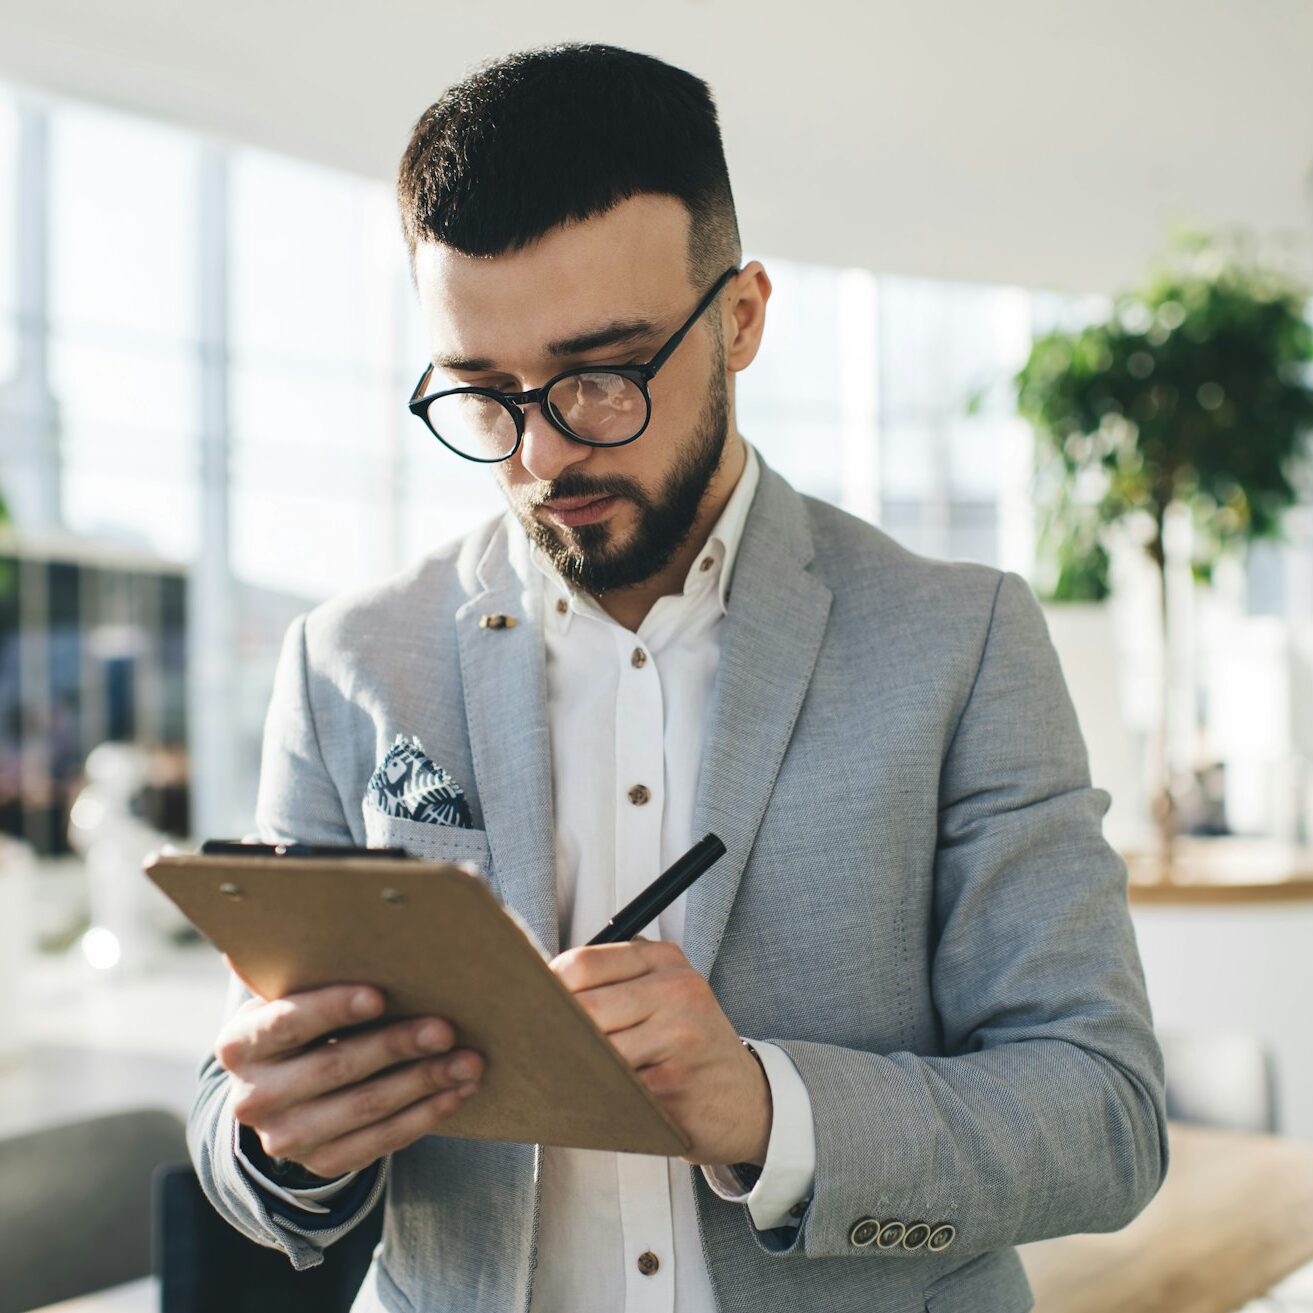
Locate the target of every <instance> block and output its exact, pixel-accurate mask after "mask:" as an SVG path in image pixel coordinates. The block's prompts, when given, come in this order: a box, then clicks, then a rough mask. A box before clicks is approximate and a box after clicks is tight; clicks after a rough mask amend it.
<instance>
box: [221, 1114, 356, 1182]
mask: <svg viewBox="0 0 1313 1313" xmlns="http://www.w3.org/2000/svg"><path fill="white" fill-rule="evenodd" d="M237 1134H238V1140H239V1142H240V1144H241V1146H242V1152H243V1153H244V1154H245V1155H246V1161H247V1162H248V1163H250V1164H251V1166H252V1167H254V1168H255V1170H256V1171H257V1172H259V1173H260V1174H261V1175H262V1176H267V1177H268V1178H269V1180H271V1181H272V1182H273V1183H274V1184H275V1185H281V1186H282V1187H283V1188H284V1189H285V1190H312V1189H314V1187H315V1186H317V1185H328V1184H330V1183H331V1182H333V1181H340V1180H341V1179H342V1178H341V1177H340V1176H316V1175H315V1173H314V1172H312V1171H311V1170H310V1169H309V1168H308V1167H302V1166H301V1164H300V1163H294V1162H293V1161H292V1160H291V1159H290V1158H272V1157H270V1156H269V1154H267V1153H265V1151H264V1146H263V1145H262V1144H261V1143H260V1137H259V1136H258V1135H256V1133H255V1132H254V1131H253V1130H252V1129H251V1128H250V1127H249V1126H246V1125H242V1126H241V1128H240V1129H239V1130H238V1132H237Z"/></svg>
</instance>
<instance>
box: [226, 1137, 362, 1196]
mask: <svg viewBox="0 0 1313 1313" xmlns="http://www.w3.org/2000/svg"><path fill="white" fill-rule="evenodd" d="M233 1153H234V1154H235V1155H236V1157H237V1162H238V1164H239V1165H240V1166H241V1169H242V1171H243V1172H245V1173H246V1175H247V1176H249V1177H250V1178H251V1180H252V1181H254V1182H255V1184H256V1185H258V1186H259V1187H260V1188H261V1189H262V1190H264V1191H266V1192H267V1193H268V1194H271V1195H273V1197H274V1198H275V1199H281V1200H282V1201H283V1203H285V1204H291V1205H292V1207H293V1208H299V1209H301V1210H302V1211H303V1212H307V1213H331V1212H332V1211H333V1210H332V1209H331V1208H329V1207H328V1206H327V1205H326V1204H324V1203H323V1202H322V1201H323V1200H325V1199H332V1198H334V1197H335V1196H337V1195H339V1194H341V1193H342V1191H343V1190H344V1189H345V1188H346V1187H347V1186H348V1185H350V1184H351V1182H352V1181H354V1180H355V1179H356V1177H357V1176H359V1175H360V1173H359V1171H354V1172H347V1174H346V1175H345V1176H339V1177H336V1178H335V1179H333V1180H331V1181H328V1182H326V1183H325V1184H324V1185H313V1186H307V1187H306V1188H304V1189H300V1190H293V1189H291V1188H289V1187H288V1186H285V1185H279V1184H278V1183H277V1182H276V1181H271V1180H270V1179H269V1178H268V1177H267V1176H266V1175H265V1174H264V1173H263V1172H262V1171H260V1169H259V1168H258V1167H255V1166H253V1165H252V1163H251V1160H250V1159H249V1158H248V1157H247V1156H246V1154H245V1152H243V1150H242V1140H241V1127H240V1126H239V1125H238V1123H237V1121H236V1119H234V1120H233Z"/></svg>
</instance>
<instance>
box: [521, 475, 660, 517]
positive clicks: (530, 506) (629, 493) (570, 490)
mask: <svg viewBox="0 0 1313 1313" xmlns="http://www.w3.org/2000/svg"><path fill="white" fill-rule="evenodd" d="M578 497H627V498H629V500H630V501H632V502H636V503H637V504H638V505H639V506H646V505H647V503H648V497H647V494H646V493H645V492H644V491H643V489H642V488H640V487H639V486H638V484H636V483H635V482H634V481H633V480H632V479H625V478H609V479H590V478H587V477H586V476H584V475H570V474H566V475H563V476H562V477H561V478H559V479H553V480H552V481H551V482H550V483H540V484H538V485H537V486H536V487H535V488H533V489H532V490H531V491H526V492H525V493H524V494H523V495H522V500H523V504H524V506H525V508H526V509H527V510H531V511H533V510H537V509H538V507H540V506H544V505H546V503H547V502H549V501H555V500H556V499H557V498H560V499H562V500H573V499H574V498H578Z"/></svg>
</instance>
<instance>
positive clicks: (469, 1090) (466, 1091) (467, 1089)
mask: <svg viewBox="0 0 1313 1313" xmlns="http://www.w3.org/2000/svg"><path fill="white" fill-rule="evenodd" d="M478 1088H479V1087H478V1086H477V1085H476V1084H475V1083H474V1082H473V1081H472V1080H467V1081H465V1082H464V1084H462V1085H457V1086H456V1093H457V1094H459V1095H460V1097H461V1098H462V1099H468V1098H469V1097H470V1095H471V1094H473V1093H474V1091H475V1090H477V1089H478Z"/></svg>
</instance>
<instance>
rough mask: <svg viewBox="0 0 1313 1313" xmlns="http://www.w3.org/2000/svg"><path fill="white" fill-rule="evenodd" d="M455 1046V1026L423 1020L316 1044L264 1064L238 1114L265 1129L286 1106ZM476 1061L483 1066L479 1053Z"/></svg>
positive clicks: (235, 1108) (435, 1019)
mask: <svg viewBox="0 0 1313 1313" xmlns="http://www.w3.org/2000/svg"><path fill="white" fill-rule="evenodd" d="M454 1042H455V1032H454V1031H453V1030H452V1027H451V1024H450V1022H447V1021H444V1020H442V1019H441V1018H439V1017H421V1018H419V1019H418V1020H412V1021H396V1022H393V1023H392V1024H390V1025H387V1026H381V1027H377V1028H375V1029H372V1030H367V1031H362V1032H361V1033H359V1034H356V1035H348V1036H344V1037H342V1038H341V1039H337V1040H334V1041H333V1042H331V1043H322V1044H316V1045H314V1046H313V1047H312V1048H310V1049H309V1050H307V1051H306V1052H303V1053H295V1054H292V1055H291V1056H288V1057H284V1058H282V1059H281V1060H279V1061H273V1062H266V1063H263V1064H261V1065H260V1069H259V1072H258V1076H257V1074H256V1073H254V1072H252V1073H250V1080H251V1081H252V1084H251V1086H250V1088H248V1089H246V1090H244V1091H242V1092H241V1093H240V1094H239V1095H238V1097H237V1099H236V1101H235V1102H234V1104H233V1112H234V1114H235V1115H236V1117H237V1119H238V1120H239V1121H244V1122H248V1123H249V1124H252V1125H257V1124H259V1125H262V1124H263V1123H264V1121H265V1119H267V1118H270V1117H272V1116H273V1115H275V1114H277V1113H279V1112H281V1111H282V1110H283V1109H285V1108H291V1107H294V1106H295V1105H296V1104H299V1103H305V1102H306V1101H307V1100H310V1099H315V1098H318V1097H320V1096H321V1095H324V1094H330V1093H332V1092H333V1091H334V1090H339V1089H342V1088H343V1087H345V1086H348V1085H355V1084H357V1083H358V1082H360V1081H362V1080H365V1079H367V1078H368V1077H370V1076H373V1075H374V1074H375V1073H376V1072H379V1071H382V1070H384V1069H385V1068H387V1067H395V1066H397V1065H398V1064H399V1063H403V1062H409V1061H411V1060H412V1059H414V1058H419V1057H427V1056H429V1055H430V1054H435V1053H445V1052H446V1051H447V1050H448V1049H450V1048H451V1046H452V1044H453V1043H454ZM470 1057H471V1060H472V1061H474V1062H475V1064H476V1065H480V1059H479V1058H478V1055H477V1054H471V1055H470ZM480 1069H481V1065H480ZM245 1070H247V1069H243V1071H245ZM236 1074H237V1075H238V1076H239V1077H240V1076H241V1074H242V1073H241V1072H238V1073H236ZM283 1156H285V1155H283Z"/></svg>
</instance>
